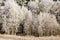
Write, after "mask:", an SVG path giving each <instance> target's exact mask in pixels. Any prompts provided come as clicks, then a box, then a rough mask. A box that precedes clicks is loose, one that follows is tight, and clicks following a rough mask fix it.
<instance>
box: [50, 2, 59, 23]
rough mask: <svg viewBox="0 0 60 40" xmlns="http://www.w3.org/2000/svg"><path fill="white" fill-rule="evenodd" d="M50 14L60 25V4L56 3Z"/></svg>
mask: <svg viewBox="0 0 60 40" xmlns="http://www.w3.org/2000/svg"><path fill="white" fill-rule="evenodd" d="M50 13H51V14H54V15H55V16H56V19H57V21H58V23H60V3H59V2H55V3H54V4H53V6H52V7H51V9H50Z"/></svg>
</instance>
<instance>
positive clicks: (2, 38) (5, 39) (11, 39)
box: [0, 35, 60, 40]
mask: <svg viewBox="0 0 60 40" xmlns="http://www.w3.org/2000/svg"><path fill="white" fill-rule="evenodd" d="M0 40H60V37H59V36H50V37H33V36H15V35H0Z"/></svg>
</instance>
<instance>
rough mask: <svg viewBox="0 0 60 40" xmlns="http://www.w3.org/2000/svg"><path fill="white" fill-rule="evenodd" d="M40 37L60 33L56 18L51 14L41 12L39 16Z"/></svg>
mask: <svg viewBox="0 0 60 40" xmlns="http://www.w3.org/2000/svg"><path fill="white" fill-rule="evenodd" d="M38 19H39V27H38V33H39V36H43V35H45V36H49V35H57V34H58V33H59V30H60V29H59V24H58V23H57V21H56V17H55V16H54V15H52V14H49V13H43V12H40V14H39V17H38Z"/></svg>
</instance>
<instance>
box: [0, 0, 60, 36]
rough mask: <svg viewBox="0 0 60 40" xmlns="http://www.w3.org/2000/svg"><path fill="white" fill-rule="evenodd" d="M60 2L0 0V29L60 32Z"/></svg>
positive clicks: (55, 33) (36, 33) (32, 32)
mask: <svg viewBox="0 0 60 40" xmlns="http://www.w3.org/2000/svg"><path fill="white" fill-rule="evenodd" d="M59 21H60V3H58V2H53V1H52V0H0V31H2V32H5V33H6V34H13V35H16V34H22V35H23V34H25V35H34V36H49V35H59V34H60V26H59Z"/></svg>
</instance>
